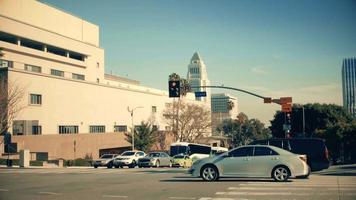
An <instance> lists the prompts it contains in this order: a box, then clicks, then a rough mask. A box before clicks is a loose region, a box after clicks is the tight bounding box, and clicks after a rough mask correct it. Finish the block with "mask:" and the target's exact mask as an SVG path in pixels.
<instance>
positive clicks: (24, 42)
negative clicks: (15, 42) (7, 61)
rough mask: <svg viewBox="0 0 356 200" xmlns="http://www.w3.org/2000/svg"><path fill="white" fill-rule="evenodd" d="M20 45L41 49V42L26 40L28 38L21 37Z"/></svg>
mask: <svg viewBox="0 0 356 200" xmlns="http://www.w3.org/2000/svg"><path fill="white" fill-rule="evenodd" d="M21 46H24V47H28V48H31V49H36V50H40V51H43V44H42V43H39V42H36V41H33V40H28V39H24V38H22V39H21Z"/></svg>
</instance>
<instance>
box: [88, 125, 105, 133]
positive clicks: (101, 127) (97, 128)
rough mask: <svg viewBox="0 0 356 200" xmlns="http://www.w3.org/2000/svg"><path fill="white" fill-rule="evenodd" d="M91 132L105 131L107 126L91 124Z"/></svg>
mask: <svg viewBox="0 0 356 200" xmlns="http://www.w3.org/2000/svg"><path fill="white" fill-rule="evenodd" d="M89 132H90V133H105V126H97V125H96V126H89Z"/></svg>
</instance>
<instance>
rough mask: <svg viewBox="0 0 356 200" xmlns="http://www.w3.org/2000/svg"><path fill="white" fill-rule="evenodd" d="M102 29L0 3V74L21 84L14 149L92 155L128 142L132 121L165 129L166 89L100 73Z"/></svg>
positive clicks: (34, 6) (20, 3) (30, 3)
mask: <svg viewBox="0 0 356 200" xmlns="http://www.w3.org/2000/svg"><path fill="white" fill-rule="evenodd" d="M99 33H100V31H99V26H97V25H95V24H92V23H90V22H88V21H86V20H83V19H81V18H79V17H76V16H73V15H72V14H69V13H67V12H64V11H62V10H58V9H56V8H54V7H51V6H49V5H47V4H44V3H41V2H39V1H34V0H16V1H13V0H1V1H0V48H1V53H2V56H1V58H0V59H1V60H0V64H1V68H0V78H1V79H2V80H8V85H9V86H11V85H16V86H18V87H21V88H23V89H24V95H23V98H22V99H21V101H20V103H19V106H20V107H22V108H23V109H21V111H20V112H19V113H18V115H16V117H15V118H14V120H13V121H12V124H11V126H10V128H9V131H10V132H11V133H12V134H13V137H12V138H13V141H14V143H16V145H17V150H21V149H29V150H30V151H31V152H32V153H36V152H37V153H39V152H47V153H48V158H49V159H55V158H64V159H73V158H83V157H84V156H87V155H89V156H91V157H93V158H97V157H98V155H99V153H102V152H105V151H111V150H113V149H127V148H130V146H131V144H129V143H128V142H127V141H126V140H125V135H124V133H125V132H129V131H130V129H131V127H132V123H133V126H139V125H140V123H141V121H147V120H150V121H151V122H152V123H153V125H154V126H155V127H156V128H157V129H158V130H160V131H164V130H166V129H169V127H167V125H166V123H165V122H164V120H163V118H162V112H163V110H164V109H165V105H166V104H167V103H170V102H171V99H169V98H168V94H167V91H162V90H158V89H154V88H149V87H145V86H142V85H140V82H139V81H136V80H130V79H127V78H123V77H120V76H116V75H112V74H105V60H104V54H105V50H104V49H103V48H101V47H100V43H99ZM167 77H168V75H167ZM186 100H187V101H190V102H193V103H198V104H201V105H202V104H204V102H197V101H195V100H194V99H193V98H192V99H187V98H186ZM209 107H210V105H209ZM132 110H134V114H133V116H131V112H129V111H132ZM2 150H3V147H1V146H0V154H1V153H2Z"/></svg>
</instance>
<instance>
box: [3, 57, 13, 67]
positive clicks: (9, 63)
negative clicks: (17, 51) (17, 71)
mask: <svg viewBox="0 0 356 200" xmlns="http://www.w3.org/2000/svg"><path fill="white" fill-rule="evenodd" d="M7 67H13V62H12V61H8V60H1V59H0V68H7Z"/></svg>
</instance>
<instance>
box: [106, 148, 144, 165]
mask: <svg viewBox="0 0 356 200" xmlns="http://www.w3.org/2000/svg"><path fill="white" fill-rule="evenodd" d="M145 156H146V154H145V152H143V151H125V152H124V153H122V154H121V155H119V156H117V157H116V158H115V159H114V161H113V165H114V167H115V168H118V167H121V168H122V167H124V166H128V167H129V168H134V167H135V166H136V165H137V163H138V159H139V158H143V157H145Z"/></svg>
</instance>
